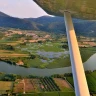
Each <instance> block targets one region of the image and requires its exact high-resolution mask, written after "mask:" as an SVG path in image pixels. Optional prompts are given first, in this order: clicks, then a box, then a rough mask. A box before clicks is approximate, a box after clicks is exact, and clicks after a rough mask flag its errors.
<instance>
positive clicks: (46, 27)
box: [0, 12, 96, 36]
mask: <svg viewBox="0 0 96 96" xmlns="http://www.w3.org/2000/svg"><path fill="white" fill-rule="evenodd" d="M73 22H74V27H75V30H76V34H77V35H84V36H96V21H88V20H80V19H73ZM0 27H9V28H19V29H24V30H38V31H47V32H55V33H64V34H65V33H66V29H65V24H64V18H63V17H58V16H57V17H50V16H42V17H39V18H24V19H20V18H15V17H11V16H8V15H6V14H4V13H2V12H0Z"/></svg>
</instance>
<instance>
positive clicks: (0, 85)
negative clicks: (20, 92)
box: [0, 81, 13, 94]
mask: <svg viewBox="0 0 96 96" xmlns="http://www.w3.org/2000/svg"><path fill="white" fill-rule="evenodd" d="M12 88H13V82H7V81H0V94H6V93H11V92H12Z"/></svg>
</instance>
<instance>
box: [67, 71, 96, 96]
mask: <svg viewBox="0 0 96 96" xmlns="http://www.w3.org/2000/svg"><path fill="white" fill-rule="evenodd" d="M66 79H67V81H68V82H69V83H70V84H71V85H72V86H74V83H73V78H72V76H68V77H66ZM86 79H87V83H88V87H89V91H90V92H91V93H92V94H95V93H96V71H94V72H91V73H86ZM93 96H95V95H93Z"/></svg>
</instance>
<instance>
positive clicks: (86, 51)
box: [80, 47, 96, 62]
mask: <svg viewBox="0 0 96 96" xmlns="http://www.w3.org/2000/svg"><path fill="white" fill-rule="evenodd" d="M80 53H81V57H82V61H83V62H85V61H87V60H88V59H89V58H90V57H91V56H92V55H93V54H94V53H96V48H95V47H90V48H80Z"/></svg>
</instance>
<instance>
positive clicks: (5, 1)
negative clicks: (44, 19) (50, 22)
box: [0, 0, 47, 18]
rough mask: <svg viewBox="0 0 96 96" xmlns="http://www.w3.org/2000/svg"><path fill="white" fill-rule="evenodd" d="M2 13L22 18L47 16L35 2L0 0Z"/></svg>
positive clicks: (30, 0)
mask: <svg viewBox="0 0 96 96" xmlns="http://www.w3.org/2000/svg"><path fill="white" fill-rule="evenodd" d="M0 11H2V12H4V13H7V14H9V15H11V16H13V17H20V18H28V17H39V16H42V15H47V13H46V12H44V11H43V10H42V9H41V8H40V7H39V6H38V5H37V4H36V3H34V2H33V0H0Z"/></svg>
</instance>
